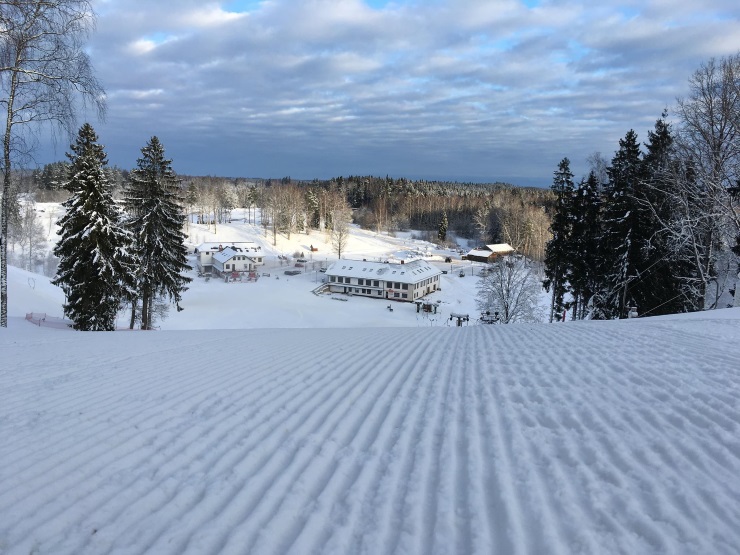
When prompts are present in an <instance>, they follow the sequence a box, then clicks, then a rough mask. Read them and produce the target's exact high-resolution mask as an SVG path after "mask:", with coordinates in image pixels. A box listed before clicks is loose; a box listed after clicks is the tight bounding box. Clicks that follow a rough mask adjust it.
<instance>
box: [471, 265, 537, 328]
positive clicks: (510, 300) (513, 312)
mask: <svg viewBox="0 0 740 555" xmlns="http://www.w3.org/2000/svg"><path fill="white" fill-rule="evenodd" d="M489 270H490V271H489V272H488V274H487V275H486V276H484V277H481V279H480V282H479V283H478V297H477V299H476V304H477V305H478V308H479V310H481V311H482V312H490V313H491V314H494V313H498V318H499V321H500V322H501V323H502V324H511V323H514V322H541V321H542V320H543V314H542V312H541V309H540V308H539V295H540V293H541V292H542V286H541V281H540V278H539V276H537V274H536V272H535V271H533V268H532V267H531V262H530V261H529V260H527V258H525V257H523V256H521V255H514V256H506V257H503V258H499V259H498V260H497V261H496V262H494V263H493V264H491V265H490V267H489Z"/></svg>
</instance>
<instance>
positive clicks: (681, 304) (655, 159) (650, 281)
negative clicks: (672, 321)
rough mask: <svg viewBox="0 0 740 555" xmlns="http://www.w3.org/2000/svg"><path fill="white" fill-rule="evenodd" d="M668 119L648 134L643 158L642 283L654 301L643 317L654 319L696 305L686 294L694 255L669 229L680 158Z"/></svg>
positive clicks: (646, 304)
mask: <svg viewBox="0 0 740 555" xmlns="http://www.w3.org/2000/svg"><path fill="white" fill-rule="evenodd" d="M666 117H667V113H666V112H663V114H662V115H661V118H660V119H659V120H657V121H656V122H655V127H654V130H653V131H649V132H648V142H647V143H645V148H646V153H645V156H644V158H643V165H644V175H645V201H646V202H645V205H644V206H642V207H641V208H642V210H641V212H642V214H641V222H642V226H643V229H644V236H645V237H646V241H645V244H644V250H645V255H646V263H647V266H646V267H645V268H644V269H643V271H642V282H643V284H644V287H643V289H644V290H645V291H649V293H650V297H649V298H648V297H646V298H645V299H643V306H641V307H640V313H641V314H649V315H651V316H655V315H659V314H675V313H677V312H687V311H689V310H691V309H692V304H693V303H692V301H691V299H690V296H689V295H688V294H687V291H686V290H687V288H686V285H687V284H686V279H687V278H688V277H689V276H691V275H692V269H691V264H690V263H689V262H688V261H689V260H690V259H691V253H690V252H687V251H686V247H685V245H684V244H683V242H682V241H674V240H671V232H670V229H669V228H670V227H671V225H672V224H671V221H672V219H673V217H674V211H675V210H676V208H677V207H676V201H677V199H678V197H679V195H678V194H677V191H675V190H674V188H675V182H674V179H673V175H674V172H675V169H676V164H677V156H676V152H675V147H674V139H673V134H672V132H671V128H670V125H669V124H668V122H667V121H666Z"/></svg>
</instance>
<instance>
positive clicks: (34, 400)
mask: <svg viewBox="0 0 740 555" xmlns="http://www.w3.org/2000/svg"><path fill="white" fill-rule="evenodd" d="M227 229H228V228H227ZM236 229H237V230H238V228H236ZM219 232H220V233H221V230H220V229H219ZM233 233H234V234H235V237H234V238H229V240H240V239H238V238H237V236H236V232H233ZM210 239H211V237H201V238H200V240H201V241H204V240H210ZM306 239H307V238H306V237H305V236H302V237H299V238H298V239H293V240H294V241H295V240H300V241H302V242H305V241H306ZM219 240H222V241H225V240H226V239H225V238H223V237H220V238H219ZM404 240H405V239H403V238H398V239H393V241H396V242H393V241H390V240H389V241H386V240H384V239H382V238H379V237H377V236H375V235H374V234H370V233H367V235H365V236H364V239H362V241H364V243H363V246H362V248H363V249H369V246H371V245H372V244H373V243H375V244H377V245H378V247H377V250H376V251H372V252H366V253H365V255H366V256H374V255H377V256H379V257H380V256H387V254H388V252H389V251H397V250H402V247H404V243H403V241H404ZM308 241H309V244H310V243H311V242H312V243H313V244H314V245H316V244H317V243H318V244H319V247H320V250H319V253H321V252H322V251H323V249H324V248H325V247H324V246H323V244H322V243H320V241H319V238H318V236H313V235H312V236H311V237H310V238H308ZM409 241H410V240H409ZM268 243H269V242H268ZM268 246H269V244H268V245H266V248H267V247H268ZM406 246H408V245H406ZM270 248H271V247H270ZM293 248H295V245H294V244H292V243H287V240H286V243H285V244H283V245H280V244H279V245H278V246H277V249H276V252H277V251H278V250H279V249H285V252H288V253H289V254H292V249H293ZM358 248H359V247H358ZM356 252H359V251H356ZM278 268H279V267H278ZM278 268H276V271H277V269H278ZM274 275H275V274H273V277H271V278H260V280H259V281H258V282H257V283H251V284H248V283H229V284H227V283H223V282H219V281H216V280H211V281H210V282H208V283H206V282H205V281H204V280H202V279H196V281H195V282H194V283H193V286H192V287H191V290H190V291H189V292H188V294H187V295H188V296H186V298H185V300H184V305H185V307H186V308H185V311H183V312H181V313H179V314H174V313H173V314H172V315H171V316H170V318H168V319H167V320H165V321H164V322H162V331H157V332H133V333H129V332H117V333H82V332H72V331H67V330H60V329H52V328H48V327H44V326H41V327H38V326H33V325H31V324H30V323H28V322H26V321H24V320H23V318H22V316H23V314H24V313H25V312H29V311H31V310H34V311H42V312H48V313H50V314H57V315H61V309H60V303H61V300H62V299H61V295H60V293H59V290H58V289H56V288H53V287H51V286H49V285H48V281H47V280H45V279H44V278H42V277H40V276H37V275H33V274H28V273H24V272H22V271H20V270H17V269H15V268H12V269H11V273H10V276H11V281H10V285H11V289H10V292H11V301H10V302H11V304H10V309H11V316H12V317H11V319H10V327H9V328H8V329H4V330H0V438H2V440H1V441H0V553H3V554H5V553H8V554H16V553H18V554H27V553H40V554H46V553H49V554H55V555H56V554H100V553H127V554H128V553H157V554H160V553H161V554H169V553H171V554H182V553H192V554H204V553H226V554H230V553H234V554H242V553H255V554H271V553H297V554H303V553H338V554H339V553H341V554H346V553H368V554H376V553H418V554H425V555H426V554H434V553H440V554H448V553H463V554H465V553H485V554H488V553H499V554H510V553H562V554H571V553H584V554H586V553H587V554H592V553H630V554H632V553H646V554H647V553H650V554H652V553H685V554H697V553H702V554H704V553H711V554H736V553H738V552H740V526H738V525H737V523H738V522H740V478H738V476H740V400H739V399H740V396H739V394H740V362H738V361H740V309H726V310H719V311H715V312H711V313H700V314H694V315H682V316H674V317H660V318H646V319H636V320H628V321H617V322H567V323H565V324H528V325H509V326H473V325H471V326H469V327H463V328H457V327H447V326H446V325H445V324H444V322H447V321H448V320H447V318H446V317H444V316H442V317H440V318H439V319H438V321H436V322H433V323H435V324H436V325H431V324H430V323H429V322H423V321H421V320H417V314H416V312H415V307H414V306H413V305H400V304H395V305H394V308H396V310H394V311H393V312H392V313H391V312H390V311H388V310H387V309H386V304H387V301H385V302H384V301H373V300H370V299H358V298H356V297H353V298H351V299H350V300H349V301H347V302H337V301H334V300H332V299H331V298H330V297H327V298H320V297H316V296H315V295H313V294H311V293H310V290H311V289H312V287H313V285H314V284H315V281H314V280H315V279H316V278H317V276H316V275H311V274H310V273H309V274H305V275H302V276H296V278H293V277H290V278H289V279H284V278H285V277H287V276H284V275H282V274H280V279H279V280H276V279H275V278H274ZM319 275H320V274H319ZM445 278H447V279H448V280H449V282H448V284H447V285H446V286H444V288H443V291H442V293H441V294H440V299H441V300H443V306H447V307H448V308H449V307H451V306H454V305H455V304H456V303H457V300H459V301H460V302H459V303H457V304H460V305H461V306H462V305H463V304H464V303H467V302H470V299H469V298H468V297H465V295H464V293H465V289H466V288H468V289H469V290H468V293H471V292H472V290H473V289H474V281H475V280H474V279H471V278H470V276H466V277H465V278H460V277H458V276H456V275H455V274H448V276H445ZM224 296H226V298H228V299H229V302H227V303H223V302H222V301H221V300H220V299H222V298H224ZM468 296H469V295H468ZM458 297H459V299H458ZM265 299H268V300H269V302H267V301H266V300H265ZM279 299H284V303H283V305H280V306H276V305H277V301H278V300H279ZM313 303H316V304H313ZM230 305H233V306H230ZM265 306H270V307H271V310H270V311H269V312H262V313H261V311H262V310H263V309H264V308H265ZM399 307H400V308H403V310H401V309H399ZM406 308H408V311H407V310H405V309H406ZM371 326H374V327H372V328H371ZM204 328H211V329H204ZM225 328H234V329H225ZM236 328H242V329H236ZM246 328H253V329H246ZM289 328H302V329H289Z"/></svg>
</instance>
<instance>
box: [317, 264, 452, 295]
mask: <svg viewBox="0 0 740 555" xmlns="http://www.w3.org/2000/svg"><path fill="white" fill-rule="evenodd" d="M441 275H442V271H441V270H438V269H437V268H435V267H434V266H432V265H431V264H430V263H429V262H427V261H425V260H414V261H413V262H407V263H403V262H401V263H400V264H397V263H393V264H390V263H384V262H367V261H364V260H338V261H337V262H335V263H334V264H332V265H331V266H329V268H328V269H327V270H326V276H327V279H328V282H329V290H330V291H331V292H332V293H347V294H352V295H362V296H365V297H372V298H376V299H392V300H395V301H407V302H413V301H415V300H417V299H420V298H421V297H423V296H425V295H428V294H429V293H432V292H434V291H437V290H438V289H440V282H439V279H440V278H439V276H441Z"/></svg>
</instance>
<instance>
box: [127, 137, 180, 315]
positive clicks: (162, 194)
mask: <svg viewBox="0 0 740 555" xmlns="http://www.w3.org/2000/svg"><path fill="white" fill-rule="evenodd" d="M141 153H142V157H141V158H139V159H138V160H137V167H136V169H134V170H132V171H131V174H130V181H129V185H128V187H127V189H126V192H125V194H124V206H125V208H126V211H127V212H128V214H129V219H128V222H127V226H128V228H129V229H130V230H131V232H132V234H133V236H134V252H135V253H136V256H137V259H138V265H139V266H138V271H137V273H136V278H137V297H138V299H140V300H141V329H151V327H152V316H153V314H152V311H153V307H154V301H155V299H156V298H157V297H163V296H166V297H168V298H169V299H170V300H171V301H173V302H174V303H175V306H176V307H177V310H178V311H180V310H182V307H181V306H180V300H181V299H182V293H183V291H185V290H186V284H187V283H189V282H190V281H191V278H189V277H187V276H185V275H184V273H185V272H186V271H188V270H190V269H191V268H190V266H189V265H188V262H187V249H186V247H185V234H184V233H183V232H182V226H183V223H184V221H185V220H184V214H183V210H182V207H181V205H180V198H179V195H180V191H179V180H178V179H177V176H176V175H175V172H174V171H173V170H172V161H171V160H167V159H166V158H165V157H164V148H163V147H162V144H161V143H160V142H159V139H158V138H157V137H152V138H151V139H150V141H149V142H148V143H147V145H146V146H145V147H144V148H142V149H141ZM136 306H137V299H136V298H135V299H134V300H133V302H132V317H131V322H132V323H131V327H133V323H134V321H135V316H136V314H135V310H136Z"/></svg>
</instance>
